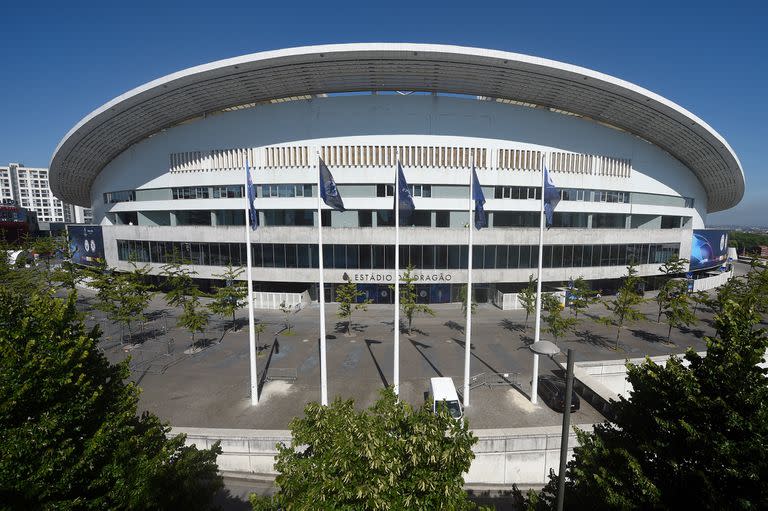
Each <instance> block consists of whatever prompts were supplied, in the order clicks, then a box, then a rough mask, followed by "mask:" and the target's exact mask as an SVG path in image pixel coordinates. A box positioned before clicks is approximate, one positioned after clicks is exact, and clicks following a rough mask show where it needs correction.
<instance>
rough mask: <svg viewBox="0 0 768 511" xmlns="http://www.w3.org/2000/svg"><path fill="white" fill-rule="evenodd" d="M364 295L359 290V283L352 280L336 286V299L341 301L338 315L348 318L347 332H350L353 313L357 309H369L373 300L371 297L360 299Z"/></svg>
mask: <svg viewBox="0 0 768 511" xmlns="http://www.w3.org/2000/svg"><path fill="white" fill-rule="evenodd" d="M363 296H365V293H364V292H363V291H360V290H358V289H357V284H355V283H354V282H352V281H351V280H350V281H349V282H345V283H344V284H342V285H340V286H338V287H336V301H337V302H339V310H338V312H336V315H337V316H338V317H340V318H341V319H345V320H346V327H347V328H346V330H347V334H349V330H350V326H351V324H352V313H353V312H354V311H356V310H363V311H366V310H368V305H369V304H370V303H371V302H372V301H373V300H371V299H370V298H366V299H365V300H363V301H362V302H360V301H358V300H359V299H360V298H362V297H363Z"/></svg>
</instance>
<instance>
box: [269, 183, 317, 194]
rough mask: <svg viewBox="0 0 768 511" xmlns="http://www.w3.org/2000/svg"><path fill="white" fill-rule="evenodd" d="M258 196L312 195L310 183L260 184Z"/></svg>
mask: <svg viewBox="0 0 768 511" xmlns="http://www.w3.org/2000/svg"><path fill="white" fill-rule="evenodd" d="M259 197H312V185H307V184H288V185H286V184H269V185H261V195H259Z"/></svg>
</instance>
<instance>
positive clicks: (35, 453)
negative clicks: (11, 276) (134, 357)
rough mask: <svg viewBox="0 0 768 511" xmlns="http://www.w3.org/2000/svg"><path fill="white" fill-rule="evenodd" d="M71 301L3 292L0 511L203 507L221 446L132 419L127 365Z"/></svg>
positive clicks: (132, 388) (147, 419)
mask: <svg viewBox="0 0 768 511" xmlns="http://www.w3.org/2000/svg"><path fill="white" fill-rule="evenodd" d="M75 303H76V295H75V293H71V294H70V295H69V296H68V298H66V299H59V298H55V297H53V296H51V295H50V294H48V293H31V294H29V293H23V292H18V291H17V290H13V289H10V288H2V289H0V431H2V435H0V453H2V456H0V507H5V506H8V507H10V508H12V509H142V510H143V509H193V510H194V509H207V508H209V507H210V505H211V499H212V496H213V494H214V493H215V492H216V491H217V490H218V489H219V488H221V486H222V481H221V478H220V476H219V475H218V474H217V466H216V455H217V454H218V453H220V452H221V450H220V448H219V447H218V445H216V446H214V447H212V448H211V449H209V450H198V449H196V448H195V447H186V446H185V445H184V437H183V436H175V437H172V438H168V434H169V432H170V428H169V427H168V426H167V425H166V424H163V423H162V422H160V420H159V419H158V418H157V417H156V416H154V415H152V414H149V413H144V414H142V415H140V416H138V415H137V403H138V396H139V389H138V387H137V386H136V385H135V384H133V383H130V382H128V381H127V379H128V376H129V370H128V364H127V362H124V363H122V364H119V365H111V364H110V363H109V362H108V361H107V360H106V358H104V356H103V355H102V354H101V352H100V351H99V350H98V349H97V345H96V344H97V341H98V339H99V336H100V332H99V331H98V328H94V329H93V330H91V331H86V329H85V326H84V324H83V322H82V319H81V316H80V314H79V313H78V312H77V310H76V308H75Z"/></svg>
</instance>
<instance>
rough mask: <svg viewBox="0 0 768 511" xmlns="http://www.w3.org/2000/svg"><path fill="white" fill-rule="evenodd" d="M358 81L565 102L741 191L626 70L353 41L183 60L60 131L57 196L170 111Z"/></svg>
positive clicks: (668, 104) (733, 164) (356, 85)
mask: <svg viewBox="0 0 768 511" xmlns="http://www.w3.org/2000/svg"><path fill="white" fill-rule="evenodd" d="M367 90H415V91H427V92H447V93H458V94H471V95H477V96H489V97H494V98H503V99H511V100H516V101H521V102H525V103H533V104H536V105H541V106H545V107H550V108H555V109H558V110H564V111H568V112H572V113H576V114H579V115H583V116H585V117H589V118H591V119H593V120H596V121H600V122H604V123H607V124H610V125H613V126H616V127H618V128H621V129H623V130H625V131H627V132H630V133H632V134H635V135H637V136H639V137H641V138H644V139H645V140H648V141H649V142H651V143H653V144H655V145H657V146H659V147H661V148H662V149H664V150H666V151H667V152H669V153H670V154H671V155H672V156H674V157H675V158H677V159H678V160H680V161H681V162H682V163H683V164H684V165H686V166H687V167H688V168H689V169H690V170H691V171H692V172H693V173H694V174H695V175H696V176H697V178H698V179H699V181H700V182H701V183H702V185H703V186H704V189H705V190H706V193H707V198H708V201H707V208H708V212H716V211H721V210H724V209H728V208H731V207H733V206H735V205H736V204H738V203H739V201H740V200H741V198H742V197H743V195H744V188H745V178H744V171H743V169H742V167H741V163H740V162H739V159H738V157H737V156H736V153H735V152H734V151H733V149H732V148H731V147H730V145H729V144H728V142H726V140H725V139H724V138H723V137H722V136H720V134H719V133H717V132H716V131H715V130H714V129H713V128H712V127H710V126H709V125H708V124H707V123H705V122H704V121H703V120H701V119H699V118H698V117H697V116H695V115H694V114H692V113H691V112H689V111H688V110H686V109H684V108H683V107H681V106H679V105H677V104H675V103H674V102H672V101H669V100H667V99H666V98H663V97H662V96H659V95H658V94H655V93H653V92H651V91H649V90H646V89H644V88H642V87H639V86H637V85H634V84H632V83H630V82H626V81H624V80H621V79H618V78H615V77H612V76H609V75H606V74H603V73H599V72H597V71H592V70H589V69H586V68H583V67H579V66H574V65H571V64H566V63H562V62H557V61H554V60H548V59H543V58H539V57H532V56H528V55H522V54H518V53H509V52H503V51H498V50H488V49H482V48H468V47H460V46H449V45H434V44H411V43H360V44H333V45H321V46H307V47H298V48H288V49H282V50H274V51H266V52H261V53H254V54H249V55H243V56H239V57H233V58H229V59H224V60H219V61H215V62H210V63H207V64H202V65H199V66H195V67H191V68H188V69H185V70H182V71H178V72H175V73H172V74H169V75H166V76H164V77H161V78H158V79H156V80H153V81H151V82H148V83H146V84H144V85H141V86H139V87H136V88H134V89H132V90H130V91H128V92H126V93H125V94H122V95H120V96H118V97H116V98H114V99H113V100H111V101H109V102H108V103H106V104H104V105H103V106H101V107H99V108H97V109H96V110H94V111H93V112H91V113H90V114H88V115H87V116H85V117H84V118H83V119H82V120H81V121H80V122H78V123H77V124H76V125H75V126H74V127H73V128H72V129H71V130H70V131H69V133H67V134H66V136H64V138H63V139H62V140H61V142H60V143H59V145H58V146H57V147H56V150H55V152H54V154H53V157H52V159H51V163H50V184H51V189H52V191H53V193H54V195H55V196H57V197H59V198H60V199H62V200H64V201H66V202H70V203H74V204H79V205H82V206H90V188H91V185H92V184H93V181H94V180H95V179H96V176H97V175H98V173H99V172H100V171H101V170H102V169H103V168H104V166H106V165H107V164H108V163H109V162H110V161H111V160H112V159H114V158H115V157H116V156H117V155H119V154H120V153H121V152H123V151H125V150H126V149H128V148H129V147H130V146H131V145H133V144H135V143H137V142H139V141H141V140H143V139H145V138H147V137H148V136H150V135H152V134H154V133H157V132H158V131H160V130H162V129H164V128H168V127H170V126H173V125H176V124H178V123H179V122H182V121H184V120H188V119H190V118H194V117H198V116H200V115H203V114H206V113H210V112H215V111H219V110H222V109H224V108H227V107H231V106H236V105H241V104H245V103H251V102H259V101H267V100H270V99H278V98H282V97H289V96H296V95H306V94H321V93H333V92H355V91H367Z"/></svg>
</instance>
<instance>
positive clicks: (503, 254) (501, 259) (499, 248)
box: [496, 245, 509, 269]
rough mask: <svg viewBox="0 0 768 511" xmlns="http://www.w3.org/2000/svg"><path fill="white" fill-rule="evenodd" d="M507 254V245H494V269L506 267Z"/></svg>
mask: <svg viewBox="0 0 768 511" xmlns="http://www.w3.org/2000/svg"><path fill="white" fill-rule="evenodd" d="M508 254H509V247H508V246H507V245H496V268H500V269H501V268H506V267H507V257H508Z"/></svg>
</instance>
